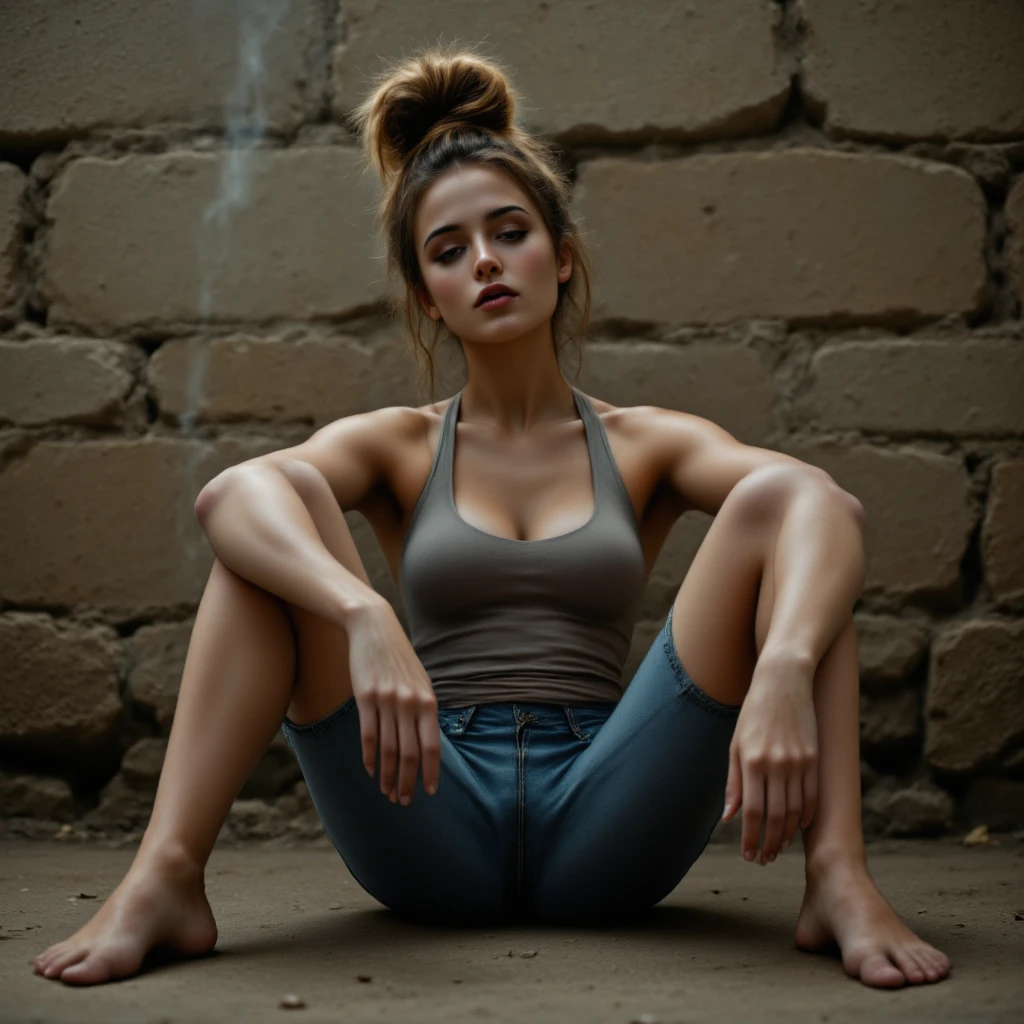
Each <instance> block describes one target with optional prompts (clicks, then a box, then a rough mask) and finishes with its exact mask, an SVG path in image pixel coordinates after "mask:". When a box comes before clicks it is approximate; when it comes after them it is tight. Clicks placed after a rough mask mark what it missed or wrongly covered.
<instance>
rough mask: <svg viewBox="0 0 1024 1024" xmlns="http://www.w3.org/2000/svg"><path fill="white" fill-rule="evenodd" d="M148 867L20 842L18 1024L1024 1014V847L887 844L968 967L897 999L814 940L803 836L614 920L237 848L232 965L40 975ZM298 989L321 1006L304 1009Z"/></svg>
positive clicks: (893, 884) (231, 874)
mask: <svg viewBox="0 0 1024 1024" xmlns="http://www.w3.org/2000/svg"><path fill="white" fill-rule="evenodd" d="M132 854H133V851H132V850H131V849H106V848H104V847H102V846H97V845H65V844H61V843H54V842H51V843H30V842H27V841H16V840H6V841H3V842H2V843H0V940H6V941H0V1021H2V1022H3V1024H23V1022H30V1021H32V1022H51V1021H52V1022H65V1021H67V1022H70V1021H74V1022H85V1021H88V1022H93V1021H97V1022H98V1021H103V1022H109V1024H121V1022H131V1024H148V1022H153V1024H156V1022H172V1021H173V1022H178V1021H181V1022H186V1021H187V1022H189V1024H191V1022H194V1021H195V1022H198V1021H211V1022H219V1021H232V1022H245V1024H249V1022H263V1021H288V1020H291V1021H296V1022H309V1024H312V1022H320V1021H331V1022H335V1021H345V1022H346V1024H348V1022H353V1024H354V1022H361V1021H400V1022H420V1021H422V1022H428V1024H429V1022H435V1021H445V1022H449V1021H451V1022H459V1021H473V1022H479V1021H529V1022H530V1024H545V1022H549V1021H550V1022H563V1021H567V1020H568V1021H577V1020H579V1021H596V1022H608V1024H630V1022H633V1021H642V1022H661V1024H676V1022H683V1021H688V1022H703V1021H708V1020H714V1021H715V1022H716V1024H719V1022H731V1021H743V1022H749V1021H752V1020H756V1021H768V1020H782V1019H787V1020H791V1019H794V1018H795V1019H797V1020H808V1021H816V1022H817V1021H822V1022H825V1021H828V1022H841V1021H852V1020H858V1021H860V1020H862V1019H863V1018H864V1017H865V1016H866V1015H869V1014H874V1015H881V1017H880V1019H882V1020H884V1021H886V1022H888V1021H896V1020H907V1021H922V1020H928V1021H935V1022H941V1021H1007V1022H1009V1021H1011V1020H1013V1021H1020V1020H1021V1019H1024V1017H1022V1013H1024V1011H1022V1002H1024V842H1021V841H1020V840H1015V839H1012V838H1004V839H1003V840H1002V841H1001V842H999V844H998V845H989V846H983V847H973V848H968V847H964V846H963V845H961V844H958V843H957V842H956V841H955V840H951V839H945V840H929V841H920V840H918V841H902V842H897V841H883V842H876V843H873V844H870V845H869V866H870V868H871V872H872V875H873V877H874V879H875V881H876V882H877V883H878V885H879V888H880V889H881V890H882V892H883V893H884V894H885V895H886V896H887V897H888V899H889V900H890V902H891V903H892V904H893V906H894V907H895V908H896V910H897V912H898V913H899V914H900V915H901V916H902V917H903V919H904V920H905V921H907V922H908V923H909V924H910V926H911V927H912V928H914V929H915V930H917V932H918V934H920V935H921V937H922V938H924V939H925V940H927V941H928V942H930V943H932V944H933V945H935V946H937V947H938V948H939V949H941V950H943V951H944V952H945V953H946V954H947V955H948V956H949V957H950V959H951V960H952V961H953V971H952V974H951V976H950V977H949V978H947V979H946V980H945V981H942V982H939V983H937V984H933V985H921V986H913V987H907V988H904V989H901V990H896V991H882V990H878V989H874V990H872V989H868V988H867V987H866V986H864V985H862V984H861V983H859V982H857V981H854V980H853V979H851V978H848V977H847V976H846V975H845V974H844V972H843V970H842V965H841V964H840V962H839V959H838V957H837V956H822V955H811V954H807V953H803V952H801V951H800V950H798V949H796V947H795V945H794V943H793V928H794V925H795V922H796V916H797V912H798V910H799V907H800V898H801V895H802V892H803V866H802V857H801V855H800V850H799V847H798V846H797V845H794V846H793V847H791V848H790V849H789V851H787V852H786V853H785V854H784V855H783V856H781V857H780V858H779V859H778V860H777V861H775V863H774V864H771V865H768V866H767V867H760V866H758V865H756V864H747V863H745V862H744V861H743V860H742V859H741V858H740V856H739V852H738V848H736V847H733V846H732V845H718V844H712V845H711V846H709V847H708V848H707V850H706V851H705V852H704V854H703V856H702V857H701V858H700V860H699V861H698V862H697V864H696V865H695V866H694V868H693V869H692V870H691V872H690V874H689V875H688V876H687V877H686V878H685V879H684V880H683V882H682V884H681V885H680V886H679V887H678V888H677V889H676V890H675V891H674V892H673V893H672V894H671V895H670V896H669V897H668V898H667V899H666V900H665V901H664V902H662V903H661V904H660V905H659V906H658V907H657V908H655V910H654V911H652V913H651V915H650V917H649V920H646V921H644V922H643V923H642V924H640V925H631V926H630V927H627V928H623V927H619V928H609V929H600V928H541V927H523V926H519V927H514V928H479V929H472V928H449V927H427V926H420V925H414V924H409V923H406V922H403V921H401V920H398V919H396V918H395V917H394V916H393V915H392V914H391V913H390V912H389V911H388V910H386V909H385V908H383V907H382V906H381V905H380V904H379V903H377V902H376V901H375V900H373V899H372V898H371V897H369V896H368V895H367V894H366V893H365V892H363V890H362V889H360V888H359V886H358V885H357V884H356V882H355V881H354V880H353V879H352V878H351V876H350V875H349V874H348V872H347V871H346V870H345V868H344V865H343V864H342V862H341V861H340V859H339V858H338V857H337V855H336V854H335V853H334V852H333V850H328V849H310V848H309V847H299V848H291V849H288V848H273V847H266V846H262V847H261V846H247V847H241V848H235V849H220V848H218V849H217V850H216V851H215V852H214V855H213V858H212V859H211V861H210V865H209V869H208V892H209V896H210V902H211V904H212V905H213V909H214V913H215V914H216V916H217V921H218V924H219V928H220V940H219V942H218V946H217V951H216V952H215V953H214V954H213V955H212V956H209V957H206V958H203V959H201V960H195V961H187V962H175V963H165V964H162V965H159V966H154V967H151V968H150V969H148V970H147V971H146V972H145V973H144V974H143V975H141V976H140V977H137V978H133V979H131V980H129V981H124V982H118V983H116V984H112V985H103V986H99V987H97V988H92V989H75V988H71V987H68V986H65V985H62V984H61V983H59V982H53V981H47V980H46V979H43V978H42V977H39V976H37V975H35V974H34V973H33V972H32V969H31V967H30V966H29V963H28V961H29V958H30V957H31V956H33V955H35V954H36V953H37V952H39V951H40V950H42V949H44V948H45V947H46V946H48V945H50V944H51V943H53V942H55V941H59V940H60V939H63V938H65V937H66V936H67V935H69V934H70V933H71V932H73V931H74V930H75V929H76V928H77V927H79V926H80V925H81V924H82V923H84V922H85V921H86V920H87V919H88V918H89V917H90V916H91V915H92V914H93V912H94V911H95V909H96V908H97V906H98V905H99V903H100V901H101V900H103V899H104V898H105V897H106V896H107V895H108V894H109V893H110V891H111V890H112V889H113V887H114V886H115V885H116V884H117V882H118V880H119V879H120V878H121V876H122V875H123V873H124V870H125V869H126V868H127V866H128V864H129V863H130V861H131V857H132ZM81 894H88V895H89V896H94V897H95V899H93V898H86V896H83V895H81ZM289 994H294V995H297V996H299V997H300V998H301V999H302V1000H303V1001H304V1003H305V1006H304V1007H302V1008H297V1009H285V1008H282V1007H281V1005H280V1003H281V1000H282V998H283V997H285V996H286V995H289Z"/></svg>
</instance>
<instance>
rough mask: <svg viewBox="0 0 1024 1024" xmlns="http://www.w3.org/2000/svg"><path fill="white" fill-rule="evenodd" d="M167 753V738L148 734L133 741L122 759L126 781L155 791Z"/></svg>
mask: <svg viewBox="0 0 1024 1024" xmlns="http://www.w3.org/2000/svg"><path fill="white" fill-rule="evenodd" d="M166 753H167V740H165V739H160V738H158V737H156V736H146V737H144V738H143V739H141V740H139V741H138V742H136V743H133V744H132V745H131V746H130V747H129V748H128V749H127V750H126V751H125V752H124V757H123V758H122V760H121V774H122V775H123V776H124V779H125V782H127V783H128V784H129V785H130V786H135V787H136V788H138V789H147V790H153V791H155V790H156V784H157V782H158V781H159V779H160V770H161V769H162V768H163V766H164V756H165V755H166Z"/></svg>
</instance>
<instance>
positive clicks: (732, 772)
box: [722, 747, 743, 821]
mask: <svg viewBox="0 0 1024 1024" xmlns="http://www.w3.org/2000/svg"><path fill="white" fill-rule="evenodd" d="M742 777H743V776H742V774H741V772H740V755H739V751H738V749H737V748H736V747H730V748H729V778H728V779H727V780H726V783H725V808H724V810H723V811H722V821H728V820H729V819H730V818H731V817H732V816H733V815H734V814H735V813H736V808H737V807H739V806H740V804H741V803H743V787H742V785H741V779H742Z"/></svg>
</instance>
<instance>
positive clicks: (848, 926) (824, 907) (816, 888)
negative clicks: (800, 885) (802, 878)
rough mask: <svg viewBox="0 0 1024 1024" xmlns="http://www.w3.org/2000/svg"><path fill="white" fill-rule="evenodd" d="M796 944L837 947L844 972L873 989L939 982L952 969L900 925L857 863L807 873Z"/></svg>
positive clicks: (811, 947)
mask: <svg viewBox="0 0 1024 1024" xmlns="http://www.w3.org/2000/svg"><path fill="white" fill-rule="evenodd" d="M796 944H797V946H798V947H799V948H800V949H802V950H805V951H807V952H820V951H824V950H826V949H828V948H834V947H835V946H836V945H838V947H839V951H840V953H841V955H842V960H843V968H844V969H845V971H846V973H847V974H849V975H850V976H851V977H854V978H858V979H859V980H860V981H863V982H864V984H865V985H872V986H875V987H877V988H902V987H903V986H904V985H905V984H907V983H909V984H911V985H919V984H922V983H924V982H935V981H940V980H941V979H942V978H944V977H946V975H948V974H949V969H950V962H949V957H947V956H946V955H945V953H940V952H939V950H937V949H936V948H935V947H934V946H929V945H928V943H927V942H923V941H922V940H921V939H919V938H918V937H917V936H916V935H915V934H914V933H913V932H912V931H911V930H910V929H909V928H908V927H907V926H906V925H905V924H903V922H902V921H900V919H899V918H898V917H897V916H896V912H895V911H894V910H893V909H892V907H890V906H889V904H888V902H886V899H885V897H884V896H882V894H881V893H880V892H879V891H878V889H877V887H876V886H875V883H874V882H873V881H872V879H871V876H870V875H869V874H868V872H867V868H866V867H865V866H864V865H863V864H859V863H856V862H854V863H833V864H832V865H831V866H830V867H829V868H828V869H827V870H826V871H823V872H820V873H814V872H811V871H810V870H808V873H807V888H806V890H805V892H804V902H803V906H802V907H801V908H800V917H799V919H798V921H797V925H796Z"/></svg>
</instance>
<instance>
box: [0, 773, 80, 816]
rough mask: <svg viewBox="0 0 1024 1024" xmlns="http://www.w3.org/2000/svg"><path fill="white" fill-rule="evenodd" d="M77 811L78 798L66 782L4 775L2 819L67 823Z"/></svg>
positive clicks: (1, 782)
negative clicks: (35, 819)
mask: <svg viewBox="0 0 1024 1024" xmlns="http://www.w3.org/2000/svg"><path fill="white" fill-rule="evenodd" d="M73 811H74V797H73V796H72V794H71V788H70V787H69V786H68V784H67V783H66V782H65V781H64V780H63V779H54V778H47V777H45V776H43V777H41V776H38V775H6V774H4V773H2V772H0V818H43V819H44V820H49V821H67V820H69V819H70V818H71V817H72V814H73Z"/></svg>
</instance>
